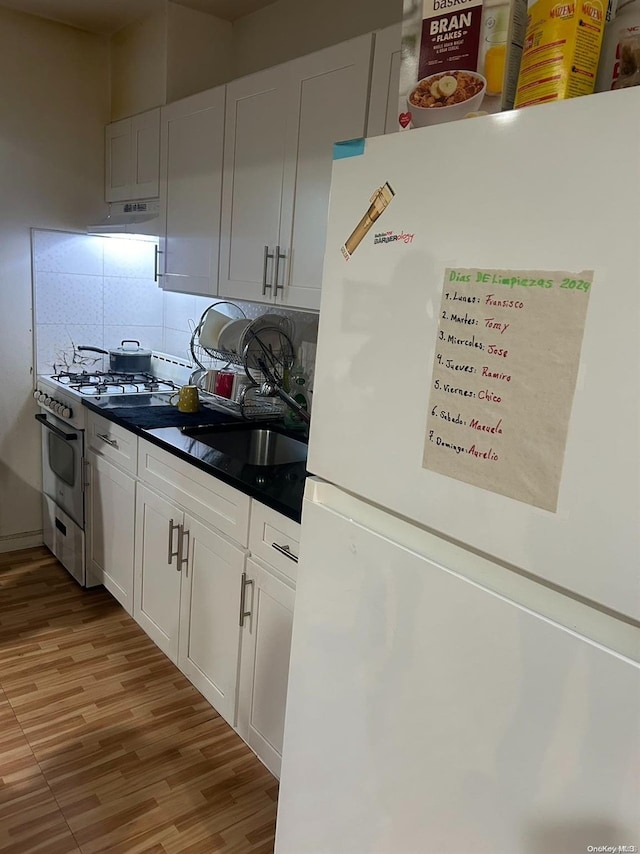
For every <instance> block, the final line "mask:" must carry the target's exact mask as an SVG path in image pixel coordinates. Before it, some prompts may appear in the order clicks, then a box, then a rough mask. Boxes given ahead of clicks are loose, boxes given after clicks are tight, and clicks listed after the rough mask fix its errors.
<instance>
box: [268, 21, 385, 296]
mask: <svg viewBox="0 0 640 854" xmlns="http://www.w3.org/2000/svg"><path fill="white" fill-rule="evenodd" d="M371 45H372V38H371V36H370V35H366V36H361V37H360V38H357V39H352V40H351V41H349V42H345V43H343V44H339V45H336V46H335V47H330V48H327V49H326V50H322V51H319V52H318V53H313V54H310V55H309V56H304V57H302V58H301V59H297V60H295V61H294V62H292V63H291V77H290V81H291V82H290V86H291V90H290V91H291V95H290V99H289V100H290V112H289V115H290V119H289V122H288V124H287V152H286V159H285V184H284V194H283V210H282V217H281V225H280V241H279V242H280V247H281V252H282V253H283V254H284V255H285V256H286V257H284V258H281V259H280V264H279V266H277V267H276V270H277V273H278V276H277V279H276V278H275V276H274V292H275V297H276V301H277V302H279V303H282V304H284V305H288V306H291V307H299V308H314V309H318V308H320V288H321V287H322V267H323V262H324V249H325V238H326V233H327V214H328V210H329V190H330V188H331V168H332V165H333V144H334V142H340V141H343V140H348V139H356V138H358V137H362V136H364V135H365V132H366V120H367V107H368V97H369V67H370V61H371Z"/></svg>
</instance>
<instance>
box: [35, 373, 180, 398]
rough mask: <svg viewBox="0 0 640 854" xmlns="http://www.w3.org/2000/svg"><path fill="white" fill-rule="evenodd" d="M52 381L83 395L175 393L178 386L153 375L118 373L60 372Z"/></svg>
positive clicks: (52, 377) (54, 375) (53, 376)
mask: <svg viewBox="0 0 640 854" xmlns="http://www.w3.org/2000/svg"><path fill="white" fill-rule="evenodd" d="M51 379H52V380H55V381H56V382H59V383H60V384H61V385H64V386H67V387H68V388H70V389H73V390H74V391H76V392H78V393H79V394H83V395H102V394H136V393H138V394H144V393H148V392H150V391H174V390H176V389H177V388H178V386H177V385H176V384H175V383H174V382H172V380H163V379H158V378H157V377H154V376H153V374H148V373H144V372H140V373H117V372H115V371H76V372H72V371H60V372H59V373H57V374H53V375H52V376H51Z"/></svg>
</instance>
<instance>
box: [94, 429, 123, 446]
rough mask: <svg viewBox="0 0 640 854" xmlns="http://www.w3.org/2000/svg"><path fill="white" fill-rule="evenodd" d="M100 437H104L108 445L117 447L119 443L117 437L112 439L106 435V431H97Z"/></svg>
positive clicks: (103, 439)
mask: <svg viewBox="0 0 640 854" xmlns="http://www.w3.org/2000/svg"><path fill="white" fill-rule="evenodd" d="M96 436H97V437H98V439H102V441H103V442H106V443H107V445H111V447H112V448H117V447H118V443H117V442H116V440H115V439H110V438H109V437H108V436H105V435H104V433H96Z"/></svg>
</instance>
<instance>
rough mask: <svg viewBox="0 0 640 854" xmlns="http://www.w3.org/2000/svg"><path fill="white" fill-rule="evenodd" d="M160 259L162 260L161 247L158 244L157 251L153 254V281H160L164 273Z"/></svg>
mask: <svg viewBox="0 0 640 854" xmlns="http://www.w3.org/2000/svg"><path fill="white" fill-rule="evenodd" d="M159 261H160V249H159V247H158V246H157V245H156V247H155V253H154V256H153V281H154V282H157V281H158V279H159V278H160V276H161V275H162V273H161V272H160V264H159Z"/></svg>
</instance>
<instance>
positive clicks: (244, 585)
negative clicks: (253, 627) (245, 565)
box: [240, 572, 253, 628]
mask: <svg viewBox="0 0 640 854" xmlns="http://www.w3.org/2000/svg"><path fill="white" fill-rule="evenodd" d="M250 584H251V585H252V586H253V578H247V573H246V572H243V573H242V585H241V587H240V628H242V627H243V626H244V621H245V618H246V617H250V616H251V611H246V610H245V608H246V601H247V587H248V586H249V585H250Z"/></svg>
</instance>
